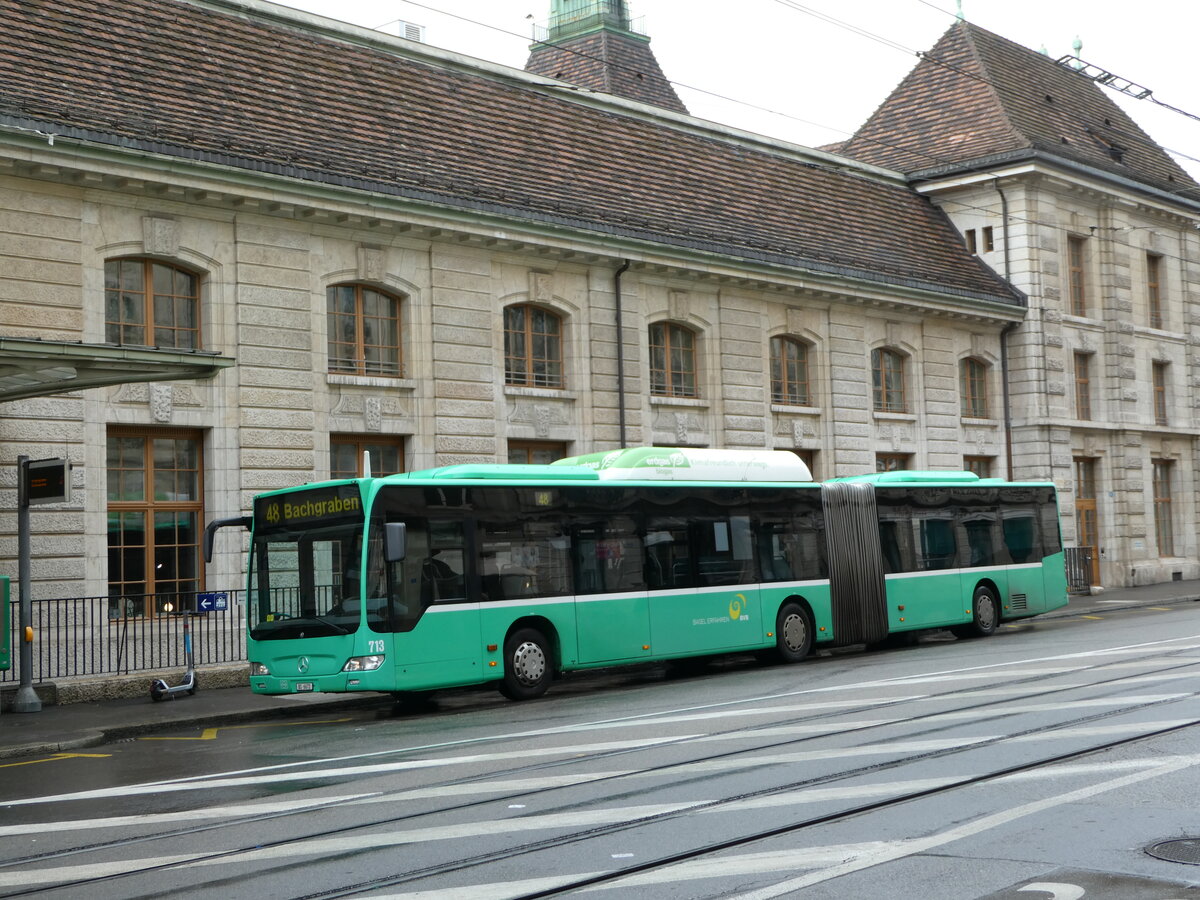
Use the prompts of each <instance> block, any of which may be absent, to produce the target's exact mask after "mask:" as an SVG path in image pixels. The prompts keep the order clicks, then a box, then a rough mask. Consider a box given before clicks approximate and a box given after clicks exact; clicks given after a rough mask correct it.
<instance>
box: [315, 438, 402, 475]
mask: <svg viewBox="0 0 1200 900" xmlns="http://www.w3.org/2000/svg"><path fill="white" fill-rule="evenodd" d="M364 453H370V454H371V474H372V475H374V476H377V477H378V476H380V475H397V474H399V473H400V472H403V471H404V438H402V437H395V436H386V435H372V436H367V435H362V434H331V435H330V436H329V477H330V478H361V477H362V476H363V475H364V474H365V472H364V460H363V454H364Z"/></svg>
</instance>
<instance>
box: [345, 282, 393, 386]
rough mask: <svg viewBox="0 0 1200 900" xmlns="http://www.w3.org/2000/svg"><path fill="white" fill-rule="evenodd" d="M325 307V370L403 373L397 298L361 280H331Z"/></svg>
mask: <svg viewBox="0 0 1200 900" xmlns="http://www.w3.org/2000/svg"><path fill="white" fill-rule="evenodd" d="M326 299H327V302H328V308H329V371H330V372H333V373H336V374H344V375H384V376H389V377H392V378H399V377H401V376H403V375H404V360H403V357H402V355H401V353H400V298H399V297H396V296H393V295H392V294H386V293H384V292H383V291H380V290H376V289H375V288H371V287H366V286H365V285H361V284H335V285H332V286H331V287H330V288H329V289H328V290H327V291H326Z"/></svg>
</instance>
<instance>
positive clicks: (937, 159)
mask: <svg viewBox="0 0 1200 900" xmlns="http://www.w3.org/2000/svg"><path fill="white" fill-rule="evenodd" d="M405 2H407V3H408V4H409V5H411V6H415V7H418V8H420V9H424V10H427V11H429V12H433V13H437V14H439V15H445V16H448V17H450V18H453V19H457V20H459V21H462V22H467V23H469V24H472V25H477V26H480V27H483V28H487V29H490V30H493V31H496V32H499V33H501V34H507V35H509V36H511V37H517V38H521V39H522V40H526V39H527V38H525V36H524V35H521V34H519V33H518V32H515V31H510V30H508V29H506V28H502V27H500V26H498V25H492V24H489V23H486V22H481V21H479V20H477V19H472V18H469V17H467V16H462V15H459V14H457V13H451V12H447V11H445V10H442V9H438V8H437V7H434V6H430V5H428V4H426V3H422V2H419V0H405ZM773 2H775V3H777V4H779V5H780V6H783V7H785V8H788V9H792V10H793V11H796V12H800V13H803V14H805V15H809V16H812V17H814V18H816V19H818V20H820V21H823V22H826V23H828V24H830V25H833V26H835V27H838V28H842V29H845V30H847V31H850V32H851V33H853V34H856V35H858V36H860V37H864V38H867V39H868V40H872V41H875V42H876V43H879V44H881V45H883V46H886V47H889V48H890V49H894V50H897V51H899V52H902V53H904V54H906V55H910V56H915V57H917V58H918V59H922V60H925V61H927V62H930V63H932V64H934V65H937V66H941V67H942V68H945V69H948V70H950V71H953V72H956V73H958V74H959V75H962V76H963V77H966V78H970V79H972V80H974V81H977V82H979V83H981V84H985V85H989V86H991V87H995V86H996V85H995V84H994V82H992V81H991V80H990V79H988V78H985V77H984V76H982V75H979V74H978V73H975V72H971V71H968V70H966V69H963V68H962V67H961V66H958V65H955V64H954V63H952V62H949V61H948V60H945V59H941V58H939V57H937V56H934V55H933V54H932V53H929V52H927V51H921V50H915V49H913V48H911V47H908V46H906V45H904V44H902V43H900V42H898V41H895V40H893V39H891V38H889V37H886V36H884V35H880V34H876V33H875V32H872V31H868V30H867V29H865V28H862V27H860V26H858V25H854V24H853V23H850V22H846V21H845V20H842V19H839V18H837V17H835V16H831V15H829V14H828V13H824V12H821V11H820V10H815V9H813V8H812V7H809V6H806V5H804V4H802V3H800V2H798V0H773ZM917 2H919V3H921V4H922V5H924V6H928V7H929V8H930V9H933V10H936V11H937V12H941V13H943V14H945V15H948V16H951V17H952V18H958V15H957V13H953V12H950V11H949V10H946V9H943V8H942V7H940V6H938V5H936V4H934V3H931V2H929V0H917ZM534 43H537V44H541V45H543V46H547V47H553V48H555V49H557V50H559V51H561V52H565V53H569V54H572V55H576V56H579V57H582V58H585V59H589V60H592V61H601V62H604V63H605V65H608V66H611V67H614V68H618V69H623V70H625V71H629V72H633V73H635V74H638V72H637V70H636V69H633V68H632V67H629V66H622V65H621V64H619V63H613V62H611V61H609V60H600V59H599V58H598V57H596V56H594V55H592V54H589V53H586V52H584V51H581V50H578V49H577V48H573V47H567V46H564V45H563V44H560V43H555V42H552V41H547V40H538V39H536V38H535V39H534ZM664 78H665V80H666V81H667V82H668V83H669V84H670V85H672V86H673V87H675V88H677V89H680V90H684V91H691V92H694V93H696V94H700V95H703V96H706V97H711V98H713V99H716V100H721V101H723V102H727V103H732V104H735V105H737V106H742V107H745V108H747V109H753V110H756V111H758V112H764V113H767V114H769V115H773V116H778V117H780V118H783V119H788V120H790V121H793V122H797V123H800V124H803V125H810V126H813V127H816V128H822V129H824V130H827V131H830V132H833V133H835V134H841V135H846V136H847V137H854V136H855V132H853V131H847V130H846V129H844V128H840V127H836V126H832V125H828V124H825V123H823V122H815V121H813V120H811V119H805V118H802V117H800V116H796V115H793V114H791V113H787V112H783V111H782V110H779V109H774V108H772V107H767V106H762V105H760V104H756V103H751V102H749V101H747V100H741V99H738V98H735V97H730V96H728V95H726V94H721V93H718V92H716V91H712V90H708V89H706V88H700V87H696V86H694V85H690V84H686V83H684V82H681V81H675V80H673V79H670V78H666V76H664ZM1150 99H1152V100H1155V98H1153V96H1151V97H1150ZM1155 102H1156V103H1158V104H1159V105H1161V106H1165V107H1167V108H1169V109H1172V110H1175V111H1177V112H1180V113H1182V114H1184V115H1189V116H1190V115H1191V114H1190V113H1185V112H1183V111H1182V110H1178V109H1177V108H1175V107H1171V106H1169V105H1168V104H1164V103H1161V101H1157V100H1155ZM1197 118H1200V117H1197ZM858 140H860V141H864V142H867V143H871V144H875V145H877V146H880V147H886V148H888V149H891V150H899V151H902V152H905V153H908V154H911V155H914V156H920V157H924V158H925V159H928V160H930V161H931V162H933V163H934V164H940V165H953V164H954V163H955V162H956V160H952V159H949V158H945V157H941V156H939V155H937V154H935V153H930V152H929V151H927V150H918V149H916V148H913V147H906V146H901V145H899V144H895V143H892V142H889V141H886V140H883V139H880V138H877V137H869V136H866V135H858ZM833 143H835V144H836V143H839V142H837V141H835V142H833ZM1160 146H1161V145H1160ZM1162 149H1163V150H1165V151H1167V152H1169V153H1171V154H1172V155H1175V156H1179V157H1182V158H1184V159H1188V160H1190V161H1193V162H1200V160H1197V159H1195V158H1194V157H1191V156H1189V155H1188V154H1186V153H1182V152H1180V151H1176V150H1172V149H1171V148H1168V147H1163V148H1162Z"/></svg>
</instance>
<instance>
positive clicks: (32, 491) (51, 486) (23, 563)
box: [13, 455, 71, 712]
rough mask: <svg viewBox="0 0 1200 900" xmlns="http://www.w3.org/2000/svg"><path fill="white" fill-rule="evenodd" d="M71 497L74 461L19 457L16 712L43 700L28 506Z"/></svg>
mask: <svg viewBox="0 0 1200 900" xmlns="http://www.w3.org/2000/svg"><path fill="white" fill-rule="evenodd" d="M70 498H71V463H70V461H69V460H65V459H35V460H30V458H29V457H28V456H24V455H22V456H18V457H17V584H18V590H19V591H20V594H21V620H20V625H19V627H20V629H21V631H20V640H21V683H20V686H19V687H18V688H17V696H16V697H15V698H14V699H13V712H38V711H39V710H40V709H41V708H42V701H41V700H39V699H38V695H37V693H36V692H35V691H34V689H33V577H32V575H31V574H30V557H31V556H32V551H31V549H30V539H29V507H30V505H31V504H34V503H64V502H66V501H67V500H69V499H70Z"/></svg>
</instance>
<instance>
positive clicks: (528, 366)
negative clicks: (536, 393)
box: [504, 305, 564, 388]
mask: <svg viewBox="0 0 1200 900" xmlns="http://www.w3.org/2000/svg"><path fill="white" fill-rule="evenodd" d="M504 383H505V384H513V385H523V386H525V387H539V388H561V387H563V386H564V383H563V359H562V318H561V317H559V316H557V315H555V314H554V313H552V312H550V311H549V310H545V309H542V308H541V307H539V306H528V305H521V306H510V307H508V308H507V309H505V310H504Z"/></svg>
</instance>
